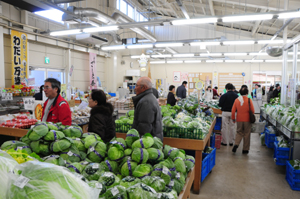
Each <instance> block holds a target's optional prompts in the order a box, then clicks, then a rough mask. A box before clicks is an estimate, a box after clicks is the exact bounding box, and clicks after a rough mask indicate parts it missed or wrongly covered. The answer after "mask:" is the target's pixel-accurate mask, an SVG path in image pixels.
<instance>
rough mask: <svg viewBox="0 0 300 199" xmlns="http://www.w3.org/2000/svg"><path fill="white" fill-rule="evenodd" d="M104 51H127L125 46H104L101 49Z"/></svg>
mask: <svg viewBox="0 0 300 199" xmlns="http://www.w3.org/2000/svg"><path fill="white" fill-rule="evenodd" d="M101 49H102V50H123V49H125V46H123V45H117V46H104V47H102V48H101Z"/></svg>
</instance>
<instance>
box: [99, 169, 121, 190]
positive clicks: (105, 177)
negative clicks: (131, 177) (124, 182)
mask: <svg viewBox="0 0 300 199" xmlns="http://www.w3.org/2000/svg"><path fill="white" fill-rule="evenodd" d="M98 181H99V182H101V183H103V184H104V185H105V186H106V187H107V188H108V189H109V188H111V187H114V186H116V185H119V184H120V178H119V177H117V176H116V175H115V174H113V173H111V172H104V173H102V175H101V176H100V178H99V180H98Z"/></svg>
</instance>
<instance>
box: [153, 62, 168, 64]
mask: <svg viewBox="0 0 300 199" xmlns="http://www.w3.org/2000/svg"><path fill="white" fill-rule="evenodd" d="M165 63H166V62H165V61H151V62H150V64H165Z"/></svg>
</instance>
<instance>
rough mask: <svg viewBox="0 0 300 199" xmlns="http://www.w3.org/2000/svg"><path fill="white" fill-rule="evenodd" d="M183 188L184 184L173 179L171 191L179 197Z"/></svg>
mask: <svg viewBox="0 0 300 199" xmlns="http://www.w3.org/2000/svg"><path fill="white" fill-rule="evenodd" d="M183 187H184V183H182V182H180V181H179V180H177V179H174V186H173V189H174V190H175V191H176V192H177V194H178V195H179V194H180V192H181V191H182V189H183Z"/></svg>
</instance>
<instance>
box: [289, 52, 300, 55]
mask: <svg viewBox="0 0 300 199" xmlns="http://www.w3.org/2000/svg"><path fill="white" fill-rule="evenodd" d="M293 54H294V52H288V55H293ZM299 54H300V52H297V55H299Z"/></svg>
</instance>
